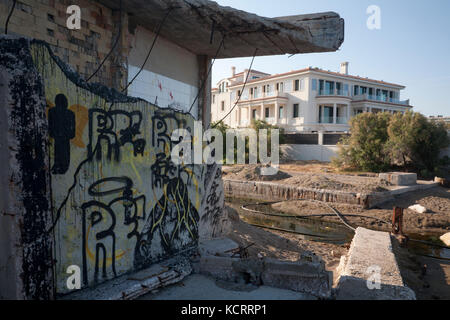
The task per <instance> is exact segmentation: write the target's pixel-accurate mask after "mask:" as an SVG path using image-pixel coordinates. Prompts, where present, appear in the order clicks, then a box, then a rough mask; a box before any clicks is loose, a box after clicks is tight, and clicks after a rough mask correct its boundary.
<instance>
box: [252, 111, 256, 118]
mask: <svg viewBox="0 0 450 320" xmlns="http://www.w3.org/2000/svg"><path fill="white" fill-rule="evenodd" d="M252 119H256V109H253V110H252Z"/></svg>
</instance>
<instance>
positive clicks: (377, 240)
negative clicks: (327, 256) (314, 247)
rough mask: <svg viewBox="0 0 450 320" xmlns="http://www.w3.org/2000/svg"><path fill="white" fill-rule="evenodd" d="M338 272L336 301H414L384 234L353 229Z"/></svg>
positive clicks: (390, 243) (413, 295)
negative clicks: (353, 233)
mask: <svg viewBox="0 0 450 320" xmlns="http://www.w3.org/2000/svg"><path fill="white" fill-rule="evenodd" d="M337 272H338V275H339V276H338V279H337V280H336V282H337V286H336V298H337V299H338V300H415V299H416V296H415V293H414V291H413V290H411V289H410V288H408V287H407V286H406V285H405V284H404V282H403V279H402V276H401V274H400V269H399V267H398V264H397V261H396V259H395V255H394V253H393V251H392V242H391V237H390V234H389V233H387V232H379V231H372V230H368V229H364V228H358V229H356V233H355V237H354V238H353V241H352V244H351V246H350V250H349V252H348V254H347V255H346V256H342V257H341V263H340V265H339V267H338V270H337Z"/></svg>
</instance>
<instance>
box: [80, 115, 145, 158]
mask: <svg viewBox="0 0 450 320" xmlns="http://www.w3.org/2000/svg"><path fill="white" fill-rule="evenodd" d="M141 122H142V113H141V112H140V111H133V112H126V111H123V110H112V111H105V110H103V109H99V108H94V109H90V110H89V145H88V156H92V154H93V153H94V150H96V152H97V153H96V155H97V159H98V160H101V159H102V154H103V150H102V147H101V143H102V141H104V142H106V146H107V152H106V154H107V157H108V160H111V159H112V156H114V160H116V161H119V158H120V147H121V146H124V145H125V144H126V143H131V144H132V145H133V149H134V155H135V156H137V155H138V154H141V155H143V152H144V148H145V140H144V139H135V137H136V136H137V135H139V134H140V133H141V132H140V126H141ZM117 132H118V133H117Z"/></svg>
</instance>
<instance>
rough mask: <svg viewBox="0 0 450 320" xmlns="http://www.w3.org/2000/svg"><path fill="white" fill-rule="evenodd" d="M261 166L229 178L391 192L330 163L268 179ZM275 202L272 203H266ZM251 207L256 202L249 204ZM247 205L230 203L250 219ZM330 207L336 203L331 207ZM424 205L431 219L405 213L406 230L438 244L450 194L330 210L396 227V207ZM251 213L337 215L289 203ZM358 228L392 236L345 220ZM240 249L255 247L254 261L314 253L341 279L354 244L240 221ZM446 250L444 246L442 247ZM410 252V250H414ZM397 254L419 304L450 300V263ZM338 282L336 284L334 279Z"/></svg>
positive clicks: (447, 224)
mask: <svg viewBox="0 0 450 320" xmlns="http://www.w3.org/2000/svg"><path fill="white" fill-rule="evenodd" d="M259 170H260V169H259V168H258V166H249V165H246V166H239V165H235V166H228V167H227V166H224V167H223V172H224V175H223V176H224V178H225V179H236V180H249V181H277V182H278V183H287V184H295V185H298V186H304V187H309V188H318V189H331V190H343V191H353V192H372V191H384V190H386V189H391V188H392V186H389V185H387V184H386V183H384V182H380V181H379V179H378V175H377V174H374V173H370V172H340V171H339V170H337V169H336V168H334V167H332V166H331V165H330V164H329V163H321V162H312V161H295V162H289V163H284V164H280V169H279V172H278V174H277V175H275V176H269V177H264V176H261V175H260V171H259ZM267 201H271V199H267ZM248 202H249V203H252V202H253V203H254V202H256V201H252V200H249V201H248ZM241 203H242V201H237V202H236V203H235V202H234V201H232V202H227V205H229V206H230V207H232V208H234V209H235V210H237V212H239V213H240V214H248V212H247V213H245V212H243V211H242V209H241V208H240V204H241ZM330 204H331V203H330ZM414 204H420V205H422V206H424V207H425V208H427V209H428V212H427V213H422V214H421V213H417V212H415V211H412V210H409V209H406V210H405V211H404V218H403V229H404V232H405V233H406V234H407V235H409V236H410V237H411V238H416V239H419V238H420V237H427V238H426V239H430V237H431V238H432V239H436V241H437V242H438V241H439V240H437V239H438V238H439V236H440V235H442V234H444V233H447V232H449V231H450V189H448V188H443V187H435V188H432V189H428V190H422V191H416V192H410V193H407V194H403V195H399V196H396V197H394V199H393V200H390V201H388V202H385V203H383V204H381V205H379V206H378V207H376V208H373V209H363V208H362V207H360V206H356V205H348V204H337V203H333V204H331V205H332V206H333V208H335V209H336V210H338V211H339V212H340V213H341V214H344V215H345V214H358V215H365V216H369V217H374V218H377V219H380V220H383V221H386V222H391V221H392V211H393V207H394V206H397V207H403V208H408V207H409V206H411V205H414ZM252 209H257V210H261V211H266V212H267V210H269V211H270V212H271V213H280V214H288V215H313V214H323V213H333V212H332V210H330V208H329V207H327V206H325V205H323V204H320V203H314V202H309V201H296V200H292V201H286V202H278V203H274V204H270V205H269V206H268V207H267V208H262V207H261V206H259V207H255V208H252ZM313 219H319V220H322V221H328V222H339V221H340V220H339V218H338V217H335V216H330V217H322V218H316V217H314V218H313ZM345 219H346V222H347V223H348V224H350V225H351V226H353V227H365V228H368V229H373V230H380V231H391V225H390V224H389V223H384V222H381V221H379V220H376V219H372V218H367V217H345ZM230 238H232V239H233V240H234V241H236V242H238V243H239V244H240V245H241V246H244V247H245V246H248V245H249V244H252V243H254V245H253V246H251V247H250V248H249V249H248V251H249V253H250V255H253V256H256V255H258V253H259V254H261V255H263V256H268V257H272V258H277V259H282V260H297V259H298V258H299V257H300V254H301V253H302V252H309V253H313V254H315V255H317V256H318V257H320V258H321V259H322V260H323V261H324V262H325V265H326V268H327V270H329V271H332V272H333V274H334V278H335V277H336V272H335V270H336V268H337V266H338V264H339V261H340V257H341V256H342V255H345V254H346V253H347V251H348V247H349V243H347V244H344V245H336V244H330V243H321V242H315V241H309V240H305V239H304V237H302V236H301V235H297V234H293V233H288V232H282V231H276V230H269V229H261V228H258V227H255V226H251V225H249V224H247V223H245V222H243V221H241V220H240V219H238V218H237V219H234V222H233V232H232V234H231V235H230ZM441 245H442V243H441ZM410 246H411V245H410ZM393 250H394V252H395V254H396V257H397V260H398V264H399V267H400V270H401V273H402V277H403V279H404V281H405V283H406V285H408V286H409V287H410V288H412V289H413V290H414V291H415V293H416V296H417V299H426V300H428V299H431V300H433V299H435V300H436V299H446V300H450V262H449V261H448V260H447V261H445V260H438V259H433V258H429V257H425V256H421V255H418V254H416V253H414V252H413V251H412V248H405V247H400V245H399V244H398V242H397V241H396V240H394V243H393ZM334 280H335V279H334Z"/></svg>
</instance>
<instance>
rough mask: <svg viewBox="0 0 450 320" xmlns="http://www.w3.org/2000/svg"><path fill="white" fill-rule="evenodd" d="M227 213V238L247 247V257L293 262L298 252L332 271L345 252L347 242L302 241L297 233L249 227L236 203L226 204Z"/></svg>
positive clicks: (298, 254) (297, 256) (298, 255)
mask: <svg viewBox="0 0 450 320" xmlns="http://www.w3.org/2000/svg"><path fill="white" fill-rule="evenodd" d="M227 205H229V206H230V207H229V208H228V210H229V212H230V216H231V217H232V219H231V221H232V232H231V234H229V235H228V237H229V238H230V239H232V240H234V241H235V242H237V243H238V244H239V245H240V246H242V247H247V246H248V245H250V244H254V245H252V246H251V247H249V248H248V249H247V250H248V253H249V255H250V256H251V257H257V256H258V254H260V255H262V256H265V257H269V258H275V259H280V260H286V261H296V260H298V259H299V258H300V256H301V254H302V253H308V254H315V255H316V256H318V257H319V258H321V259H322V260H323V261H324V263H325V267H326V269H327V270H329V271H333V274H335V272H334V271H335V270H336V268H337V266H338V265H339V261H340V257H341V256H342V255H345V254H347V250H348V245H342V246H340V245H335V244H328V243H319V242H313V241H308V240H304V239H302V238H301V236H299V235H295V234H291V233H286V232H279V231H274V230H266V229H261V228H258V227H254V226H251V225H249V224H247V223H245V222H243V221H242V220H240V218H239V215H238V210H240V209H239V205H236V204H232V203H227Z"/></svg>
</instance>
